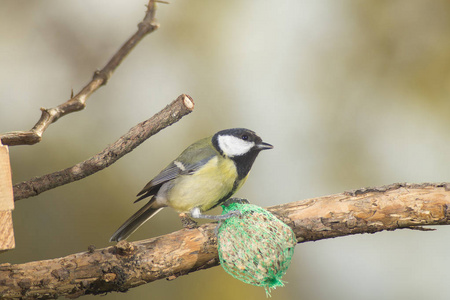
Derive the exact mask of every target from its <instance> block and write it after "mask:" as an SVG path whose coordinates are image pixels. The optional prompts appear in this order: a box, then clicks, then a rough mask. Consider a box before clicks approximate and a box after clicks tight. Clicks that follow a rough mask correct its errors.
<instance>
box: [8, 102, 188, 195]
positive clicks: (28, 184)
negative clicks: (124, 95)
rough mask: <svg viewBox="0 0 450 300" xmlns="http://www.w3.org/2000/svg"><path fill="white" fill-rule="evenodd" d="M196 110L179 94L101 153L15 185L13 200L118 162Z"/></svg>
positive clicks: (68, 181)
mask: <svg viewBox="0 0 450 300" xmlns="http://www.w3.org/2000/svg"><path fill="white" fill-rule="evenodd" d="M193 109H194V101H193V100H192V98H191V97H190V96H188V95H184V94H182V95H180V96H178V98H177V99H176V100H174V101H173V102H172V103H171V104H170V105H167V106H166V107H165V108H164V109H163V110H161V111H160V112H159V113H157V114H156V115H154V116H153V117H151V118H150V119H148V120H146V121H144V122H142V123H139V124H137V125H136V126H134V127H133V128H131V129H130V130H129V131H128V132H127V133H126V134H125V135H123V136H121V137H120V138H119V139H118V140H117V141H116V142H114V143H113V144H111V145H109V146H108V147H107V148H105V149H104V150H103V151H102V152H100V153H98V154H96V155H94V156H93V157H91V158H89V159H87V160H85V161H83V162H80V163H78V164H76V165H74V166H72V167H69V168H67V169H64V170H62V171H58V172H54V173H50V174H46V175H43V176H40V177H35V178H33V179H31V180H29V181H24V182H20V183H17V184H15V185H14V186H13V190H14V200H15V201H18V200H20V199H24V198H28V197H32V196H37V195H39V194H40V193H42V192H45V191H48V190H50V189H53V188H56V187H59V186H61V185H64V184H67V183H71V182H73V181H77V180H80V179H83V178H84V177H86V176H89V175H92V174H94V173H96V172H98V171H101V170H103V169H104V168H106V167H108V166H110V165H111V164H113V163H114V162H116V161H117V160H118V159H119V158H121V157H122V156H124V155H125V154H127V153H129V152H131V151H132V150H133V149H134V148H136V147H137V146H139V145H140V144H141V143H143V142H144V141H145V140H146V139H148V138H149V137H151V136H152V135H154V134H156V133H158V132H159V131H160V130H162V129H164V128H166V127H168V126H170V125H172V124H173V123H175V122H177V121H178V120H180V119H181V118H182V117H183V116H185V115H187V114H189V113H190V112H192V110H193Z"/></svg>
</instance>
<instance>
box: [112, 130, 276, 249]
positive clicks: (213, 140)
mask: <svg viewBox="0 0 450 300" xmlns="http://www.w3.org/2000/svg"><path fill="white" fill-rule="evenodd" d="M272 148H273V146H272V145H271V144H268V143H265V142H263V141H262V139H261V138H260V137H259V136H258V135H257V134H256V133H255V132H254V131H252V130H249V129H245V128H231V129H225V130H221V131H219V132H217V133H216V134H214V135H213V136H209V137H206V138H204V139H201V140H199V141H197V142H195V143H193V144H192V145H190V146H189V147H187V148H186V149H185V150H184V151H183V152H182V153H181V154H180V155H179V156H178V157H177V158H176V159H175V160H173V161H172V162H171V163H170V164H169V165H168V166H167V167H166V168H165V169H163V170H162V171H161V172H160V173H159V174H158V175H156V177H155V178H153V179H152V180H151V181H150V182H148V183H147V184H146V185H145V186H144V188H143V189H142V190H141V191H140V192H139V193H138V194H137V197H138V198H137V200H136V201H135V202H138V201H141V200H143V199H145V198H149V197H151V198H150V200H149V201H148V203H147V204H145V205H144V206H143V207H142V208H141V209H139V210H138V211H137V212H136V213H135V214H133V215H132V216H131V217H130V218H129V219H128V220H126V221H125V223H123V224H122V225H121V226H120V227H119V229H117V231H116V232H115V233H114V234H113V235H112V236H111V238H110V242H113V241H116V242H118V241H121V240H123V239H126V238H128V237H129V236H130V235H131V234H132V233H133V232H135V231H136V230H137V229H138V228H139V227H140V226H141V225H142V224H144V223H145V222H146V221H147V220H149V219H150V218H151V217H153V216H154V215H155V214H156V213H158V212H159V211H160V210H161V209H163V208H164V207H171V208H173V209H174V210H176V211H177V212H179V213H180V216H181V215H182V214H184V215H186V214H190V216H191V217H192V218H195V219H197V218H204V219H212V220H223V219H226V218H228V217H230V216H231V215H232V212H231V213H229V214H226V215H206V214H203V213H204V212H206V211H208V210H210V209H213V208H214V207H217V206H218V205H220V204H222V203H224V202H225V201H226V200H227V199H229V198H230V197H231V196H232V195H233V194H234V193H235V192H236V191H237V190H239V189H240V188H241V187H242V185H243V184H244V182H245V181H246V180H247V177H248V174H249V172H250V169H251V167H252V165H253V163H254V162H255V159H256V157H257V156H258V154H259V153H260V152H261V151H262V150H267V149H272Z"/></svg>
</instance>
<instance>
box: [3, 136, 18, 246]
mask: <svg viewBox="0 0 450 300" xmlns="http://www.w3.org/2000/svg"><path fill="white" fill-rule="evenodd" d="M13 209H14V197H13V188H12V179H11V166H10V163H9V149H8V146H3V145H2V143H1V141H0V251H3V250H9V249H14V247H15V241H14V230H13V221H12V211H13Z"/></svg>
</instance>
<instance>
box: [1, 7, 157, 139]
mask: <svg viewBox="0 0 450 300" xmlns="http://www.w3.org/2000/svg"><path fill="white" fill-rule="evenodd" d="M155 2H157V1H154V0H150V1H149V3H148V9H147V12H146V14H145V17H144V19H143V21H142V22H141V23H139V25H138V30H137V32H136V33H135V34H134V35H133V36H132V37H131V38H129V39H128V41H126V42H125V44H124V45H123V46H122V47H121V48H120V49H119V51H117V53H116V54H114V56H113V57H112V58H111V60H110V61H109V62H108V63H107V64H106V66H105V67H104V68H103V69H101V70H99V71H96V72H95V73H94V76H93V78H92V80H91V81H90V82H89V83H88V84H87V85H86V86H85V87H84V88H83V89H82V90H81V91H80V92H79V93H78V94H77V95H75V96H74V97H72V98H71V99H69V100H68V101H66V102H64V103H63V104H60V105H58V106H57V107H54V108H49V109H46V108H41V111H42V113H41V117H40V119H39V121H38V122H37V123H36V125H34V126H33V128H31V129H30V130H29V131H12V132H7V133H4V134H0V140H1V142H2V143H3V145H8V146H16V145H33V144H36V143H38V142H40V141H41V139H42V135H43V134H44V131H45V130H46V129H47V128H48V126H50V124H52V123H54V122H56V121H57V120H58V119H59V118H61V117H63V116H65V115H67V114H70V113H73V112H76V111H80V110H82V109H84V108H85V107H86V100H87V99H88V98H89V96H90V95H92V93H94V92H95V91H96V90H98V89H99V88H100V87H101V86H102V85H105V84H106V82H107V81H108V80H109V78H110V77H111V75H112V73H113V72H114V71H115V69H116V68H117V67H118V66H119V65H120V63H121V62H122V61H123V60H124V59H125V57H126V56H127V55H128V53H130V52H131V50H133V48H134V47H135V46H136V45H137V44H138V43H139V42H140V41H141V40H142V39H143V38H144V37H145V36H146V35H147V34H149V33H151V32H153V31H154V30H156V29H157V28H158V27H159V25H158V24H154V23H153V21H154V17H155V10H156V6H155Z"/></svg>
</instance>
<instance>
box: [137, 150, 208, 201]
mask: <svg viewBox="0 0 450 300" xmlns="http://www.w3.org/2000/svg"><path fill="white" fill-rule="evenodd" d="M202 154H204V153H202ZM214 155H215V153H210V154H209V155H207V156H206V157H205V155H202V156H201V158H202V159H201V160H199V161H197V162H196V163H193V164H186V163H184V164H183V163H181V162H180V161H178V160H175V161H173V162H172V163H171V164H170V165H168V166H167V167H166V168H165V169H164V170H162V171H161V173H159V174H158V175H156V177H155V178H153V179H152V180H151V181H150V182H149V183H147V184H146V185H145V186H144V188H143V189H142V190H141V191H140V192H139V193H138V194H137V196H138V197H139V198H138V199H137V200H136V201H134V202H138V201H140V200H142V199H144V198H147V197H150V196H153V195H156V193H158V191H159V189H160V188H161V186H162V185H163V184H164V183H166V182H169V181H171V180H173V179H175V178H177V177H178V176H180V175H190V174H193V173H195V171H197V170H198V169H199V168H200V167H201V166H203V165H204V164H205V163H207V162H208V161H209V160H210V159H211V158H213V157H214ZM181 158H183V157H182V155H180V157H179V159H180V160H181Z"/></svg>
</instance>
